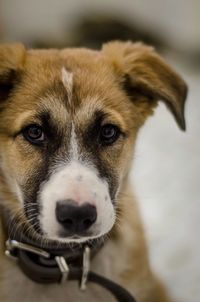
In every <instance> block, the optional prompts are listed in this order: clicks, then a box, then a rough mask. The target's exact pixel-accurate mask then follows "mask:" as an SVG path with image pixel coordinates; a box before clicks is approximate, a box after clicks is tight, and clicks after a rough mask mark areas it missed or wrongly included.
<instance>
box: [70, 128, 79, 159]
mask: <svg viewBox="0 0 200 302" xmlns="http://www.w3.org/2000/svg"><path fill="white" fill-rule="evenodd" d="M69 154H70V160H77V161H78V160H79V154H78V142H77V137H76V132H75V127H74V123H72V130H71V138H70V150H69Z"/></svg>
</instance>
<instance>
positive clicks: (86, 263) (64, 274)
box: [5, 239, 90, 291]
mask: <svg viewBox="0 0 200 302" xmlns="http://www.w3.org/2000/svg"><path fill="white" fill-rule="evenodd" d="M17 250H23V251H26V252H30V253H33V254H36V255H38V256H41V257H44V258H46V259H48V258H50V257H51V255H50V253H48V252H46V251H45V250H42V249H40V248H37V247H34V246H32V245H30V244H27V243H22V242H19V241H17V240H11V239H8V240H7V241H6V251H5V255H6V256H8V257H9V258H11V259H14V260H17V259H18V257H17V252H16V251H17ZM55 261H56V263H57V265H58V268H59V270H60V273H61V280H60V283H61V284H63V283H65V282H66V281H67V279H68V275H69V272H70V269H69V266H68V264H67V262H66V259H65V257H64V256H55ZM89 271H90V248H89V247H88V246H86V247H85V249H84V251H83V267H82V277H81V282H80V289H81V290H82V291H84V290H86V284H87V281H88V274H89Z"/></svg>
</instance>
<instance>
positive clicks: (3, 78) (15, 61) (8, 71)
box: [0, 43, 25, 101]
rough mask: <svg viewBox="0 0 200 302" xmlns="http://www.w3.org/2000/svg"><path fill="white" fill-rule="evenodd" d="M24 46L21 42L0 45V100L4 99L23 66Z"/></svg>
mask: <svg viewBox="0 0 200 302" xmlns="http://www.w3.org/2000/svg"><path fill="white" fill-rule="evenodd" d="M24 59H25V48H24V46H23V45H22V44H20V43H16V44H1V45H0V101H3V100H6V99H7V97H8V96H9V94H10V92H11V91H12V88H13V87H14V85H15V83H16V81H17V77H18V75H19V72H20V70H22V68H23V63H24Z"/></svg>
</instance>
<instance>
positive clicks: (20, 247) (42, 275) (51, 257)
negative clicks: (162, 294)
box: [3, 212, 136, 302]
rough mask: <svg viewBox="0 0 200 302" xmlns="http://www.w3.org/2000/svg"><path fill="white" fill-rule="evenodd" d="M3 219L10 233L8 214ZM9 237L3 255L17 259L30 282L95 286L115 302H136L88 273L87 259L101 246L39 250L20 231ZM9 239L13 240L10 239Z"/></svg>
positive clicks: (109, 281) (130, 296)
mask: <svg viewBox="0 0 200 302" xmlns="http://www.w3.org/2000/svg"><path fill="white" fill-rule="evenodd" d="M3 216H4V217H3V218H4V219H3V221H4V223H5V226H6V228H7V230H9V228H8V225H9V222H10V221H11V219H10V218H9V217H8V212H6V214H5V213H4V215H3ZM9 216H10V215H9ZM5 218H6V220H5ZM7 219H8V220H7ZM8 235H9V237H10V238H9V239H8V240H7V241H6V251H5V254H6V256H8V257H9V258H12V259H15V260H17V263H18V265H19V267H20V269H21V270H22V271H23V273H24V274H25V275H26V276H27V277H28V278H29V279H31V280H32V281H34V282H37V283H42V284H50V283H65V282H66V281H78V282H79V283H80V289H81V290H85V289H86V287H87V283H96V284H97V285H99V286H101V287H103V288H105V289H106V290H107V291H109V292H110V293H111V294H112V295H113V296H114V297H115V299H116V301H118V302H136V300H135V298H134V297H133V296H132V295H131V294H130V293H129V292H128V291H127V290H126V289H125V288H123V287H122V286H120V285H119V284H117V283H115V282H113V281H111V280H110V279H108V278H106V277H103V276H100V275H99V274H97V273H94V272H91V271H90V258H91V256H92V255H93V256H94V255H95V254H96V252H97V248H98V250H99V248H100V247H101V246H97V247H96V248H94V245H90V246H89V245H87V246H86V245H81V246H80V245H78V247H74V248H72V247H71V248H67V247H65V248H62V249H61V248H60V249H58V248H52V247H51V248H50V247H48V246H45V248H43V247H42V248H41V246H40V245H39V244H38V242H35V241H33V239H31V238H28V237H27V236H26V235H25V234H24V233H23V232H22V233H21V232H20V231H17V232H15V234H8ZM12 235H14V236H12ZM12 237H14V239H11V238H12Z"/></svg>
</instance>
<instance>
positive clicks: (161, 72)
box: [103, 42, 187, 130]
mask: <svg viewBox="0 0 200 302" xmlns="http://www.w3.org/2000/svg"><path fill="white" fill-rule="evenodd" d="M103 52H104V53H106V55H107V56H108V57H109V59H110V60H111V61H112V64H113V65H114V68H115V72H116V73H118V75H119V76H121V78H123V81H124V87H126V88H127V89H128V90H129V91H128V93H129V94H130V93H131V91H132V93H133V92H134V90H135V91H136V92H138V91H140V92H141V93H144V94H146V95H147V96H149V98H150V99H154V100H163V101H164V102H165V104H166V105H167V106H168V108H169V109H170V110H171V112H172V113H173V115H174V116H175V118H176V121H177V122H178V125H179V126H180V128H181V129H182V130H185V118H184V103H185V99H186V95H187V86H186V84H185V82H184V81H183V79H182V78H181V77H180V76H179V75H178V74H177V73H176V72H175V71H174V70H173V69H172V68H171V67H169V66H168V65H167V63H165V62H164V60H163V59H162V58H161V57H160V56H159V55H158V54H157V53H156V52H155V51H154V49H153V48H152V47H149V46H145V45H144V44H142V43H131V42H126V43H123V42H110V43H108V44H105V45H104V46H103Z"/></svg>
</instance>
